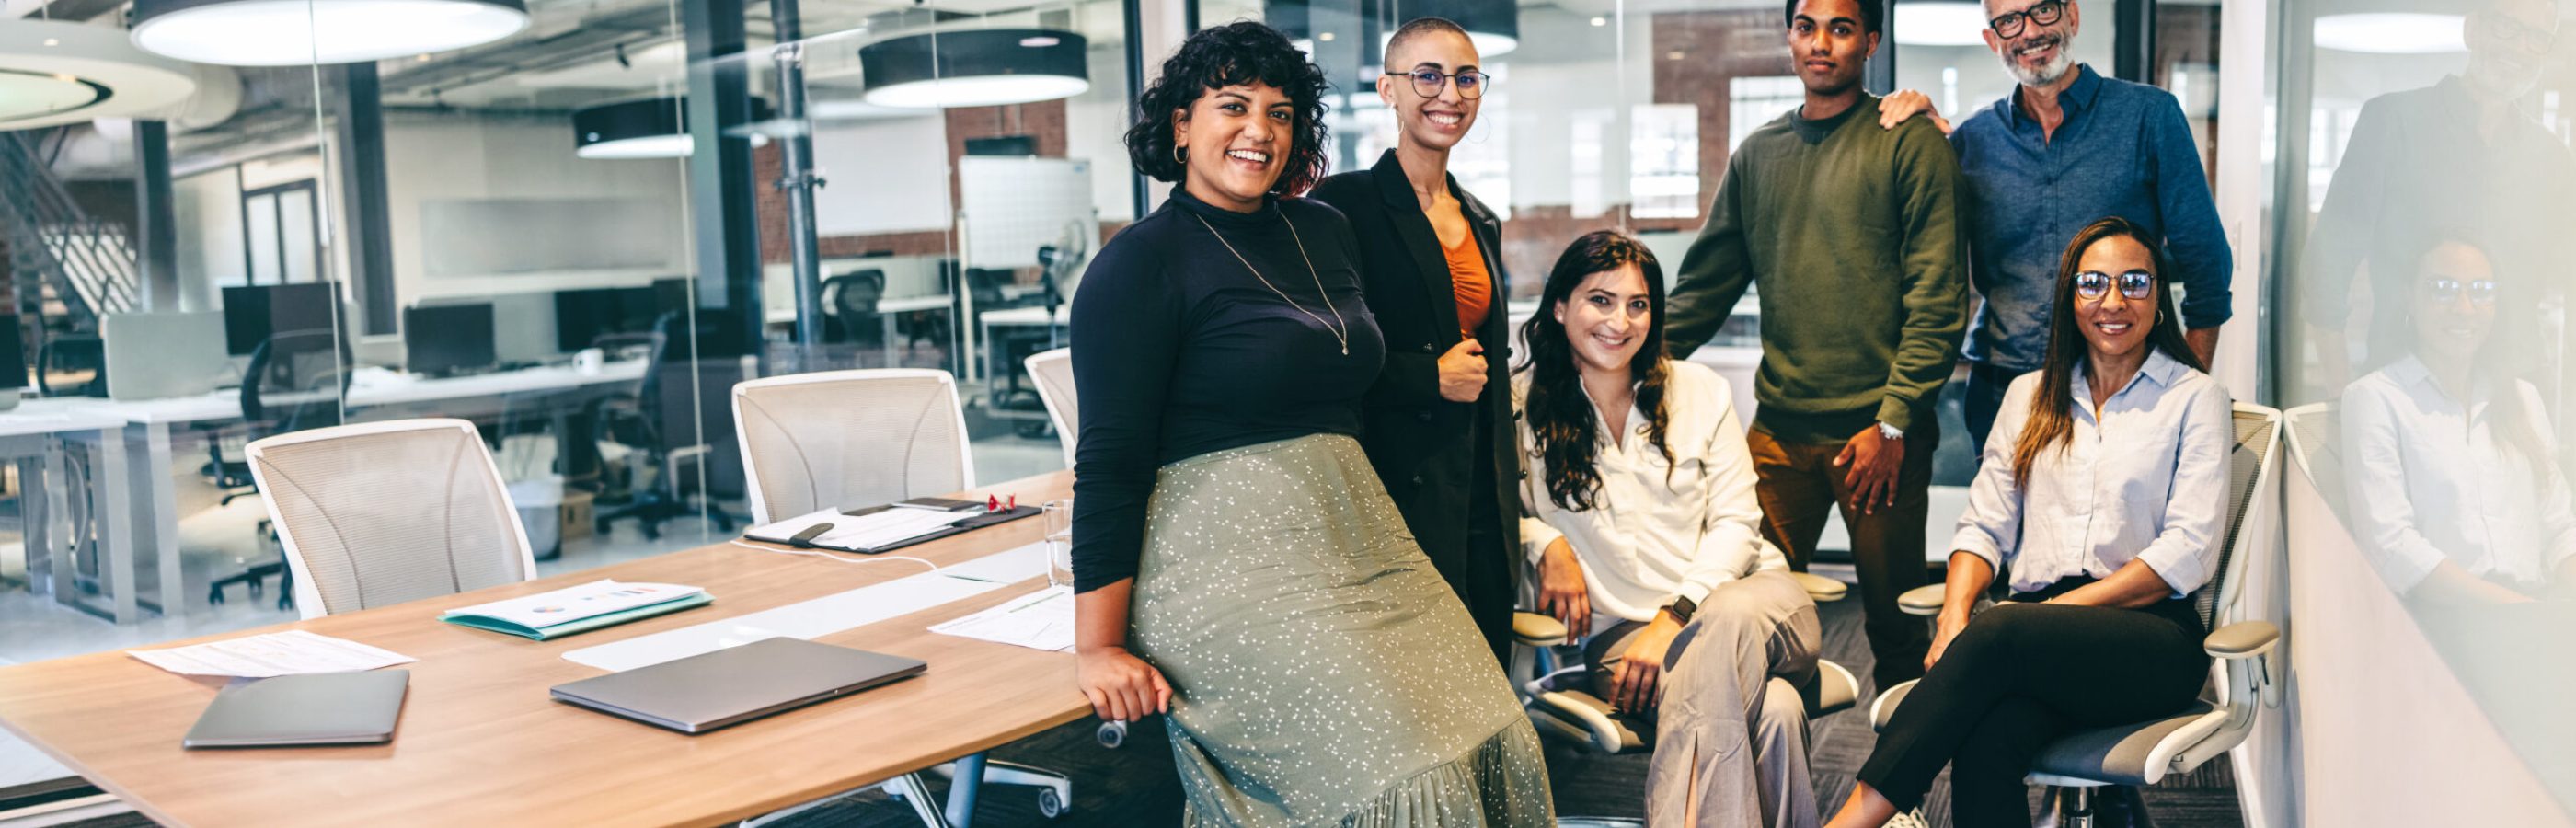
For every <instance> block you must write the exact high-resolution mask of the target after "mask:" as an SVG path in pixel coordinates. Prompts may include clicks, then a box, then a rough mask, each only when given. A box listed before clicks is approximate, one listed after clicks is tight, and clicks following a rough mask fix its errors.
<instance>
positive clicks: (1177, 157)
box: [1172, 144, 1190, 164]
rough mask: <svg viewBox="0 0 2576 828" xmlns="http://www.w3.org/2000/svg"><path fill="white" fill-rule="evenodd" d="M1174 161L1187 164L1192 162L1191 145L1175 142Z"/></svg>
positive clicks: (1173, 147)
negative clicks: (1185, 145)
mask: <svg viewBox="0 0 2576 828" xmlns="http://www.w3.org/2000/svg"><path fill="white" fill-rule="evenodd" d="M1172 163H1174V164H1187V163H1190V148H1189V147H1184V146H1181V145H1179V144H1173V145H1172Z"/></svg>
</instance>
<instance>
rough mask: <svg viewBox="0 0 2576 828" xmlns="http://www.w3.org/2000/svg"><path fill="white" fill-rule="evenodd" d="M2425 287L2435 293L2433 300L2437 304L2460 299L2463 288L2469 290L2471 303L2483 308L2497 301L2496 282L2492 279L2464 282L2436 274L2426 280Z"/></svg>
mask: <svg viewBox="0 0 2576 828" xmlns="http://www.w3.org/2000/svg"><path fill="white" fill-rule="evenodd" d="M2424 287H2425V289H2426V290H2428V291H2430V292H2431V293H2432V294H2433V301H2434V302H2435V303H2437V304H2446V305H2447V304H2450V303H2452V302H2457V301H2459V300H2460V291H2462V290H2467V291H2468V292H2469V304H2472V305H2476V306H2478V307H2482V308H2483V307H2491V306H2493V305H2495V302H2496V283H2495V281H2494V280H2492V279H2471V280H2469V281H2466V282H2462V281H2460V280H2458V279H2453V278H2450V277H2447V276H2436V277H2434V278H2431V279H2426V280H2424Z"/></svg>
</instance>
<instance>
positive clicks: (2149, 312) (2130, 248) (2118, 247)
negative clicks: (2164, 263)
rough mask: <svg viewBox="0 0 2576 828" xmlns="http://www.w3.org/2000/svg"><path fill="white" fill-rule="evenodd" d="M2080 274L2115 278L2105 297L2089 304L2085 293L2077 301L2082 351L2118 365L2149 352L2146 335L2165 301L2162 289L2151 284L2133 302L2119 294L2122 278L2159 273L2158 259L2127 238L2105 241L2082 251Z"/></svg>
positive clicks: (2076, 324) (2076, 319)
mask: <svg viewBox="0 0 2576 828" xmlns="http://www.w3.org/2000/svg"><path fill="white" fill-rule="evenodd" d="M2075 270H2076V272H2077V273H2087V272H2090V273H2101V274H2105V275H2108V276H2110V277H2111V284H2110V286H2109V287H2110V289H2108V290H2105V291H2103V292H2102V296H2101V298H2098V299H2088V298H2085V297H2084V296H2083V295H2082V294H2081V293H2076V294H2074V295H2073V298H2074V300H2075V327H2076V330H2078V331H2080V332H2082V333H2083V334H2084V346H2085V349H2086V351H2087V352H2088V353H2089V354H2090V355H2091V357H2092V359H2093V362H2094V363H2095V364H2097V365H2098V364H2101V363H2104V362H2118V361H2120V360H2123V359H2126V358H2128V357H2130V356H2132V355H2135V354H2137V353H2138V352H2139V351H2140V349H2143V348H2145V347H2147V332H2148V331H2150V330H2152V329H2154V327H2155V324H2156V308H2157V307H2158V306H2159V305H2160V304H2162V303H2163V302H2164V299H2165V297H2164V288H2163V286H2162V285H2161V284H2158V283H2157V280H2155V279H2152V278H2151V279H2149V280H2148V284H2149V287H2148V288H2147V295H2146V297H2145V298H2142V299H2132V298H2129V297H2128V296H2126V295H2124V294H2123V293H2122V292H2121V290H2120V282H2121V281H2122V279H2121V274H2125V273H2129V272H2131V271H2143V272H2145V273H2149V274H2153V273H2155V271H2156V257H2155V254H2154V253H2152V252H2149V251H2148V250H2147V247H2146V245H2143V244H2139V243H2138V240H2137V239H2133V238H2129V237H2128V236H2107V237H2104V238H2103V239H2102V240H2101V241H2097V242H2094V243H2093V246H2092V247H2088V248H2085V249H2084V257H2083V258H2082V259H2080V260H2078V262H2077V264H2076V266H2075Z"/></svg>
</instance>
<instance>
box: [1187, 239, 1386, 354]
mask: <svg viewBox="0 0 2576 828" xmlns="http://www.w3.org/2000/svg"><path fill="white" fill-rule="evenodd" d="M1190 218H1194V219H1198V220H1199V226H1200V227H1205V228H1207V231H1208V235H1211V236H1215V237H1216V243H1218V244H1222V245H1225V252H1228V253H1232V254H1234V260H1235V261H1238V262H1242V263H1243V269H1245V270H1249V271H1252V278H1255V279H1260V280H1261V286H1262V287H1266V288H1269V289H1270V292H1272V293H1276V294H1279V298H1280V299H1281V300H1282V301H1285V302H1287V303H1288V306H1289V307H1292V308H1296V309H1297V312H1298V313H1302V314H1305V315H1306V318H1308V319H1313V320H1315V324H1318V325H1322V326H1324V330H1326V331H1330V332H1332V334H1333V339H1334V340H1335V341H1338V342H1340V343H1341V345H1342V356H1350V355H1351V323H1350V321H1349V320H1346V319H1343V318H1342V310H1341V309H1340V308H1336V307H1333V294H1332V292H1331V291H1327V290H1325V289H1324V277H1323V275H1322V274H1319V273H1316V272H1315V258H1314V257H1313V256H1309V255H1306V239H1305V238H1304V237H1303V236H1300V235H1298V233H1297V223H1296V222H1293V221H1288V213H1287V212H1286V211H1284V210H1283V211H1281V212H1280V213H1279V220H1280V221H1283V222H1287V224H1288V237H1289V238H1292V239H1296V240H1297V257H1298V258H1301V259H1305V260H1306V275H1308V276H1312V277H1314V278H1315V295H1318V296H1322V297H1324V308H1325V309H1326V310H1329V311H1332V313H1333V322H1339V323H1341V325H1340V326H1339V327H1336V326H1335V325H1334V324H1333V322H1326V321H1324V318H1323V317H1321V316H1316V315H1315V312H1314V311H1310V310H1307V309H1306V306H1304V305H1300V304H1297V300H1296V299H1293V298H1290V297H1289V296H1288V292H1287V291H1284V290H1280V289H1279V286H1278V285H1274V284H1271V283H1270V279H1269V277H1266V276H1263V275H1261V268H1257V267H1253V266H1252V260H1251V259H1246V258H1244V257H1243V251H1240V250H1236V249H1234V243H1233V242H1230V241H1226V240H1225V234H1224V233H1219V232H1217V231H1216V225H1213V224H1209V223H1208V220H1207V217H1206V216H1201V215H1198V214H1196V213H1193V214H1191V215H1190Z"/></svg>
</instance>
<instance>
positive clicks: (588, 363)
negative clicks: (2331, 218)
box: [572, 348, 608, 374]
mask: <svg viewBox="0 0 2576 828" xmlns="http://www.w3.org/2000/svg"><path fill="white" fill-rule="evenodd" d="M607 364H608V352H607V351H602V350H600V349H598V348H583V349H581V350H579V351H575V352H573V355H572V370H573V371H574V372H575V373H579V374H597V373H599V369H600V368H601V367H602V366H605V365H607Z"/></svg>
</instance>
